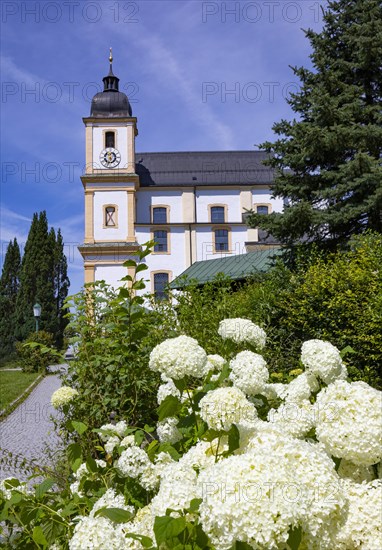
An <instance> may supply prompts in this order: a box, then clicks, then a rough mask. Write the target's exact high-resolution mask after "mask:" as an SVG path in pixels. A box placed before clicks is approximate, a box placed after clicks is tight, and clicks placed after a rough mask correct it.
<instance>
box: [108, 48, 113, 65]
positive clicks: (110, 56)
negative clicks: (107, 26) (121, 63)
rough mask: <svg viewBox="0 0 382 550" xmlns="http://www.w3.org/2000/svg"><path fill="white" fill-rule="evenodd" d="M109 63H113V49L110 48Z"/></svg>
mask: <svg viewBox="0 0 382 550" xmlns="http://www.w3.org/2000/svg"><path fill="white" fill-rule="evenodd" d="M109 61H110V63H113V48H110V54H109Z"/></svg>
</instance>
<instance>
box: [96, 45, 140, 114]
mask: <svg viewBox="0 0 382 550" xmlns="http://www.w3.org/2000/svg"><path fill="white" fill-rule="evenodd" d="M109 61H110V70H109V74H108V75H107V76H105V77H104V78H103V79H102V80H103V88H104V89H103V92H99V93H98V94H96V95H95V96H94V97H93V99H92V105H91V110H90V116H91V117H100V118H101V117H102V118H105V117H106V118H108V117H110V118H117V117H131V115H132V109H131V105H130V103H129V100H128V98H127V95H126V94H124V93H123V92H120V91H119V78H118V77H117V76H115V75H114V73H113V67H112V64H113V55H112V51H111V48H110V57H109Z"/></svg>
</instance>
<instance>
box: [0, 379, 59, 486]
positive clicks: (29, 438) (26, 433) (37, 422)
mask: <svg viewBox="0 0 382 550" xmlns="http://www.w3.org/2000/svg"><path fill="white" fill-rule="evenodd" d="M60 386H61V380H60V378H59V376H58V375H56V374H54V375H50V376H46V377H45V378H43V379H42V381H41V382H40V383H39V384H38V385H37V386H36V387H35V388H34V390H33V391H32V393H31V394H30V395H29V396H28V397H27V399H26V400H25V401H24V402H23V403H21V405H19V406H18V407H17V409H15V410H14V411H13V412H12V413H11V414H10V415H9V416H7V418H5V419H4V420H3V421H2V422H1V423H0V457H2V456H4V454H7V451H10V452H11V453H13V454H14V455H19V456H21V457H23V458H26V459H27V460H34V461H35V462H36V463H37V464H38V465H39V466H41V465H45V464H46V465H48V464H49V456H48V455H47V453H46V445H48V446H49V449H51V450H54V449H55V448H56V447H57V445H58V438H57V436H56V434H55V432H54V431H53V423H52V421H51V419H50V416H51V415H57V411H56V410H55V409H53V407H52V405H51V404H50V398H51V395H52V393H53V392H54V391H56V390H57V389H58V388H59V387H60ZM10 476H15V477H17V478H18V479H22V480H25V479H26V477H27V476H28V474H27V473H25V472H22V471H20V470H18V469H17V468H15V467H13V466H8V464H6V465H0V479H3V478H5V477H10Z"/></svg>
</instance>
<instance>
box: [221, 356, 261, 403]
mask: <svg viewBox="0 0 382 550" xmlns="http://www.w3.org/2000/svg"><path fill="white" fill-rule="evenodd" d="M230 367H231V373H230V375H229V378H230V380H232V382H233V385H234V386H236V387H237V388H239V389H240V390H241V391H243V392H244V393H246V394H247V395H256V394H258V393H261V392H262V391H263V390H264V388H265V384H266V382H267V381H268V378H269V372H268V369H267V363H266V362H265V360H264V358H263V357H262V356H261V355H259V354H258V353H252V351H242V352H240V353H238V354H237V355H236V357H234V359H232V360H231V361H230Z"/></svg>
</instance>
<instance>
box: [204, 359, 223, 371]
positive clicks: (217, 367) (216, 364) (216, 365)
mask: <svg viewBox="0 0 382 550" xmlns="http://www.w3.org/2000/svg"><path fill="white" fill-rule="evenodd" d="M225 363H226V360H225V359H224V357H222V356H221V355H217V354H215V355H207V363H206V366H205V369H204V370H205V374H208V373H209V372H210V371H219V372H220V371H221V370H222V368H223V367H224V365H225Z"/></svg>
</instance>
